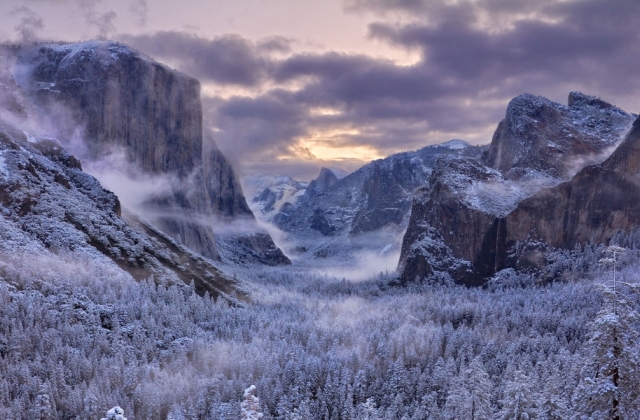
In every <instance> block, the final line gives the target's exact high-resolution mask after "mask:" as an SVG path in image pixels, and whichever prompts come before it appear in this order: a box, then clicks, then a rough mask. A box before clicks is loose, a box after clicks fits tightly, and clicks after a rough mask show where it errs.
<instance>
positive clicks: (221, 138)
mask: <svg viewBox="0 0 640 420" xmlns="http://www.w3.org/2000/svg"><path fill="white" fill-rule="evenodd" d="M346 5H347V7H348V8H349V10H357V11H360V12H361V11H363V10H368V11H372V12H374V13H378V15H377V16H380V18H379V20H380V21H379V22H377V23H374V24H371V25H370V27H369V37H370V38H371V39H373V40H377V41H381V42H385V43H389V44H391V45H393V46H396V47H397V48H401V49H409V50H415V51H419V52H420V57H421V58H420V60H419V61H418V62H416V63H414V64H412V65H398V64H395V63H393V62H391V61H387V60H382V59H377V58H373V57H371V56H367V55H354V54H343V53H336V52H327V53H296V54H291V51H292V44H293V42H292V41H291V40H288V39H283V38H270V39H266V40H259V41H256V42H253V41H249V40H247V39H244V38H241V37H239V36H235V35H228V36H224V37H219V38H215V39H212V40H210V39H203V38H198V37H196V36H194V35H189V34H185V33H178V32H160V33H156V34H153V35H147V36H137V37H125V38H124V40H125V41H126V42H128V43H130V44H131V45H133V46H135V47H138V48H139V49H141V50H142V51H144V52H146V53H148V54H150V55H151V56H153V57H155V58H157V59H159V60H161V61H163V60H167V61H169V62H177V63H178V67H179V68H180V69H181V70H183V71H185V72H186V73H189V74H193V75H194V76H196V77H199V78H200V79H203V80H206V81H212V82H215V83H217V84H220V85H239V86H244V87H255V88H260V89H261V92H263V93H261V94H259V95H257V96H255V97H240V96H233V97H230V98H222V97H216V98H205V105H206V106H205V111H206V123H207V125H208V126H211V127H215V128H216V130H217V131H216V133H215V138H216V141H217V142H218V144H219V145H220V148H221V149H222V150H223V151H224V152H225V153H228V154H230V155H232V156H234V157H235V159H236V160H237V161H239V162H241V163H242V164H243V165H245V169H246V168H249V170H262V171H266V172H272V173H283V174H288V175H299V176H302V177H304V178H307V179H308V178H311V177H313V176H315V174H316V172H317V171H316V170H315V169H314V170H311V169H310V167H309V164H308V163H301V161H300V160H295V159H294V157H295V156H294V155H295V154H298V155H299V156H302V155H305V153H307V154H308V152H309V151H306V150H304V149H302V147H303V145H302V143H301V142H300V140H301V139H308V138H313V137H314V136H316V137H317V136H318V133H338V134H327V137H328V140H326V141H327V142H329V141H331V142H333V143H334V144H336V145H337V146H345V145H354V146H371V147H373V148H375V149H376V150H378V151H379V153H380V154H382V155H386V154H389V153H393V152H397V151H400V150H409V149H417V148H419V147H423V146H426V145H428V144H432V143H434V142H438V141H445V140H448V139H450V138H454V137H456V138H463V139H467V140H471V141H474V142H479V141H482V142H488V141H489V140H490V137H491V127H495V126H496V125H497V123H498V122H499V121H500V119H501V118H502V117H503V115H504V110H505V108H506V106H507V103H508V101H509V100H510V99H511V98H513V97H514V96H517V95H519V94H522V93H525V92H529V93H534V94H539V95H543V96H547V97H549V98H550V99H553V100H557V101H563V102H564V100H565V98H566V95H567V94H568V92H569V91H570V90H582V91H584V92H585V93H588V94H593V95H597V96H600V97H602V98H603V99H605V100H608V101H611V102H614V103H616V102H617V103H618V104H619V105H623V106H624V105H629V104H631V106H632V107H633V106H635V107H639V105H640V104H638V102H637V99H636V98H637V97H638V96H639V94H640V78H637V77H636V69H637V57H638V56H640V42H639V41H640V39H639V38H640V31H638V29H637V28H640V2H638V1H637V0H582V1H563V2H558V1H552V0H540V1H535V2H531V1H523V0H478V1H466V2H465V1H459V2H447V1H444V0H443V1H437V0H428V1H427V0H424V1H420V0H407V1H401V0H398V1H382V0H350V1H347V2H346ZM392 12H393V13H406V14H407V16H409V15H411V17H412V18H411V23H404V24H398V23H397V21H394V19H395V18H393V17H389V16H391V13H392ZM401 21H405V22H406V21H407V20H406V19H404V20H401ZM274 52H275V53H283V54H285V55H286V54H288V55H287V56H286V57H285V58H277V57H278V56H277V55H273V54H272V53H274ZM273 86H277V87H273ZM318 110H320V112H318ZM323 110H325V111H327V110H328V111H327V112H324V111H323ZM628 111H632V112H637V111H638V109H637V108H636V109H628ZM286 156H289V157H290V158H291V159H289V160H287V159H283V157H286ZM348 164H349V165H353V164H354V163H353V162H352V161H350V162H349V163H348ZM334 166H340V163H339V162H337V163H336V164H335V165H334ZM268 168H271V169H272V170H268Z"/></svg>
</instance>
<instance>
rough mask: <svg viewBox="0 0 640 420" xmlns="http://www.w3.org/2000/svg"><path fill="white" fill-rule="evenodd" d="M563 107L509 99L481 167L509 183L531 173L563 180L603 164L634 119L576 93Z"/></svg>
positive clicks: (533, 99) (540, 100) (528, 99)
mask: <svg viewBox="0 0 640 420" xmlns="http://www.w3.org/2000/svg"><path fill="white" fill-rule="evenodd" d="M568 103H569V105H568V106H564V105H561V104H558V103H555V102H552V101H550V100H548V99H546V98H543V97H540V96H534V95H530V94H524V95H520V96H518V97H516V98H514V99H513V100H512V101H511V102H510V103H509V105H508V107H507V112H506V116H505V118H504V120H502V121H501V122H500V124H499V125H498V128H497V129H496V131H495V134H494V135H493V139H492V141H491V146H490V148H489V151H488V153H487V155H486V156H485V159H484V162H485V164H486V165H487V166H489V167H491V168H495V169H498V170H500V171H501V172H502V173H503V174H504V175H505V177H506V178H508V179H518V178H520V177H521V176H523V175H526V174H529V173H531V172H533V171H535V172H539V173H540V174H544V175H546V176H550V177H554V178H559V179H567V178H568V177H570V176H572V175H573V174H575V173H576V172H577V171H578V170H579V169H580V168H581V167H583V166H585V165H587V164H593V163H597V162H600V161H602V160H603V159H604V158H605V157H606V155H607V154H608V153H610V152H611V148H612V147H613V146H615V145H616V144H617V143H618V142H619V141H620V139H621V138H622V136H623V135H624V133H625V132H626V130H628V128H629V125H630V123H631V122H632V121H633V117H632V116H631V115H630V114H628V113H626V112H624V111H623V110H621V109H620V108H617V107H615V106H613V105H611V104H608V103H606V102H604V101H602V100H600V99H597V98H595V97H592V96H587V95H584V94H582V93H579V92H571V93H570V94H569V102H568Z"/></svg>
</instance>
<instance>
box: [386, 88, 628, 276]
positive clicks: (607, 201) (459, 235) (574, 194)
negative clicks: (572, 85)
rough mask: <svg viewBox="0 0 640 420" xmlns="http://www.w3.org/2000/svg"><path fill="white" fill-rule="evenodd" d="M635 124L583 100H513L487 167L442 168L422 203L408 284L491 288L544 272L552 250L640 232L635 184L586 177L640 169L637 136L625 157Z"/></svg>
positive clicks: (421, 194)
mask: <svg viewBox="0 0 640 420" xmlns="http://www.w3.org/2000/svg"><path fill="white" fill-rule="evenodd" d="M635 118H636V115H633V114H629V113H627V112H625V111H623V110H621V109H619V108H617V107H615V106H613V105H611V104H608V103H606V102H604V101H602V100H600V99H597V98H594V97H590V96H587V95H584V94H581V93H578V92H572V93H571V94H570V95H569V105H568V106H564V105H561V104H557V103H553V102H551V101H549V100H547V99H545V98H541V97H538V96H533V95H528V94H526V95H521V96H519V97H517V98H515V99H513V100H512V101H511V103H510V104H509V106H508V108H507V113H506V117H505V119H504V120H503V121H502V122H501V123H500V124H499V125H498V128H497V130H496V133H495V135H494V136H493V140H492V142H491V144H490V146H489V149H488V151H487V153H486V154H484V155H483V157H482V159H469V158H464V157H459V158H456V157H448V158H446V159H442V160H440V162H438V164H437V165H436V167H435V169H434V171H433V174H432V176H431V178H430V180H429V182H428V183H427V184H426V185H425V186H423V187H422V188H421V189H420V190H419V191H418V192H417V193H416V195H415V198H414V200H413V205H412V210H411V220H410V221H409V226H408V228H407V231H406V234H405V236H404V239H403V244H402V253H401V257H400V263H399V267H398V271H399V272H400V278H401V280H402V281H404V282H407V281H412V280H414V279H416V278H417V279H420V278H425V277H428V276H430V275H432V274H434V273H447V274H449V275H450V276H451V277H452V278H453V279H454V280H455V281H457V282H461V283H465V284H468V285H477V284H482V283H483V282H484V281H486V279H488V278H489V277H491V276H492V275H493V274H495V273H496V272H497V271H499V270H501V269H503V268H506V267H512V268H520V269H528V268H530V267H538V268H543V267H544V265H545V263H546V262H545V257H544V253H545V250H546V249H547V247H549V246H552V247H560V248H572V247H573V246H574V245H576V244H584V243H586V242H588V241H590V240H597V241H598V242H605V243H606V242H608V241H609V240H610V239H611V237H612V236H613V235H614V234H615V233H616V232H619V231H632V230H634V229H637V228H638V227H639V226H638V223H636V222H635V221H636V218H635V216H633V215H632V214H635V213H633V211H632V210H629V209H627V207H629V206H632V204H633V203H634V201H633V197H635V195H637V192H636V193H632V191H635V187H633V188H632V187H629V188H627V187H625V185H627V184H628V183H629V182H630V180H629V179H630V178H629V177H632V176H633V174H632V175H629V176H626V177H622V176H621V177H615V179H613V178H611V177H608V178H607V176H606V175H605V174H601V175H598V176H596V177H595V179H590V181H587V180H586V178H589V177H588V176H586V175H585V174H588V173H591V172H593V171H595V172H597V173H598V174H600V173H601V172H602V171H603V169H598V168H600V167H601V166H602V168H611V169H610V170H616V169H613V168H619V164H615V163H611V162H613V161H616V160H615V159H614V158H615V156H628V159H631V160H633V159H635V157H634V156H635V153H633V150H635V149H634V148H635V146H633V145H630V144H632V142H633V141H634V140H633V138H632V137H633V136H631V135H630V137H628V138H627V140H626V141H625V142H624V143H622V145H621V146H619V147H618V145H619V144H620V141H621V140H622V139H623V137H624V135H625V133H626V132H627V131H628V130H629V128H630V127H631V125H632V123H633V121H634V119H635ZM632 133H633V131H632ZM623 146H624V147H623ZM616 147H618V149H617V150H616V151H615V152H614V154H613V155H611V157H610V158H608V159H607V160H606V161H605V162H604V163H602V165H601V166H600V164H601V162H602V161H603V160H605V159H606V158H607V157H608V156H609V154H611V152H612V151H613V150H614V149H615V148H616ZM622 150H624V151H622ZM620 159H621V158H618V160H620ZM625 162H626V161H625ZM590 165H593V166H590ZM620 165H621V164H620ZM625 165H627V166H629V167H631V168H636V165H635V164H633V163H629V164H627V163H625ZM583 168H584V169H583ZM634 170H635V169H634ZM576 172H578V174H577V175H575V177H573V175H574V174H575V173H576ZM605 172H606V170H605ZM632 172H633V171H632ZM634 174H635V172H634ZM581 179H582V181H579V180H581ZM603 179H608V180H609V182H610V183H611V185H607V182H605V181H603ZM569 180H570V182H566V181H569ZM563 182H564V183H563ZM590 182H592V183H593V184H592V185H589V183H590ZM616 193H617V194H619V195H621V197H622V196H623V197H624V199H623V198H621V197H619V198H616V197H615V195H616ZM609 195H613V196H611V197H609ZM529 197H533V198H529ZM551 197H556V198H557V199H551ZM559 197H564V198H563V199H560V198H559ZM596 197H598V198H596ZM534 203H536V204H534ZM625 203H626V204H625ZM623 215H624V216H623ZM576 232H580V234H577V233H576Z"/></svg>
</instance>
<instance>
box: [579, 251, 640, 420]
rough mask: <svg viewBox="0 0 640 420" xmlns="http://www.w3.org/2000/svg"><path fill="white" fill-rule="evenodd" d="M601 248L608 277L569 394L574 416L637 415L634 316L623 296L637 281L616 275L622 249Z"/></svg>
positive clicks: (616, 419) (639, 376)
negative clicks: (574, 386)
mask: <svg viewBox="0 0 640 420" xmlns="http://www.w3.org/2000/svg"><path fill="white" fill-rule="evenodd" d="M606 252H607V253H608V254H609V255H610V257H609V258H607V259H603V262H604V263H606V264H609V265H611V266H612V267H613V277H612V280H611V281H610V282H608V283H605V284H603V285H602V289H603V298H604V302H603V307H602V309H601V310H600V312H599V313H598V316H597V317H596V319H595V321H594V322H593V323H592V324H591V328H590V332H589V339H588V342H587V344H586V354H585V361H586V362H585V365H584V367H583V369H582V380H581V383H580V385H579V386H578V388H577V390H576V394H575V396H574V400H575V401H574V402H575V404H574V405H575V407H576V408H577V409H578V410H577V413H576V416H575V418H576V419H583V418H598V419H611V420H621V419H630V418H638V416H640V389H639V387H638V384H640V357H639V356H638V350H637V343H638V340H639V339H640V334H638V331H637V329H636V328H637V323H638V320H639V317H638V313H637V312H636V311H635V310H634V308H633V304H632V301H631V299H629V296H628V294H629V293H630V292H631V291H633V290H637V289H638V285H637V284H630V283H626V282H621V281H619V280H618V279H617V277H616V264H617V256H618V255H619V254H620V253H622V252H624V249H623V248H620V247H609V248H607V250H606Z"/></svg>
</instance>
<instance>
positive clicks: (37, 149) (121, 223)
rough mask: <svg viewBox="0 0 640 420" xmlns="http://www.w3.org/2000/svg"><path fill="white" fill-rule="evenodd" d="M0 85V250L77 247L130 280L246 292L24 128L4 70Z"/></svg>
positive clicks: (17, 253)
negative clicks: (126, 214) (128, 212)
mask: <svg viewBox="0 0 640 420" xmlns="http://www.w3.org/2000/svg"><path fill="white" fill-rule="evenodd" d="M0 88H1V89H3V93H4V95H5V97H4V98H2V101H0V253H2V254H3V255H4V256H9V257H15V258H34V257H37V256H38V255H39V254H46V253H48V252H51V253H56V254H58V253H72V254H73V253H77V254H78V255H83V256H89V257H90V258H91V259H92V260H95V261H96V262H99V263H100V264H108V265H111V266H113V265H115V266H117V267H119V268H120V269H122V270H124V271H126V272H128V273H129V274H130V275H131V276H132V277H134V278H135V279H137V280H141V279H146V278H150V277H153V278H155V279H156V280H160V281H168V282H170V283H182V282H184V283H191V282H193V283H194V286H195V288H196V290H197V291H198V292H199V293H201V294H204V293H205V292H208V293H209V294H210V295H212V296H214V297H217V296H222V297H226V298H228V299H230V301H233V302H235V300H234V299H231V298H229V296H230V295H231V294H233V293H236V296H237V298H238V299H240V300H247V296H246V294H244V293H243V292H242V291H241V289H239V284H237V282H235V281H233V280H232V279H231V278H230V277H228V276H227V275H225V274H224V273H223V272H221V271H220V270H219V269H218V268H216V267H215V266H214V265H212V264H211V263H210V262H208V260H206V259H204V258H202V257H200V256H198V255H196V254H194V253H192V252H191V251H190V250H188V249H187V248H185V247H184V246H182V245H180V244H177V243H176V242H174V241H173V240H172V239H171V238H169V237H168V236H166V235H164V234H163V233H161V232H159V231H158V230H157V229H155V228H153V227H152V226H150V225H148V224H146V223H143V222H140V221H138V220H136V219H135V217H131V218H128V220H130V221H127V220H125V218H123V217H121V212H122V210H121V208H120V202H119V200H118V198H117V197H116V196H115V195H114V194H113V193H112V192H110V191H108V190H105V189H104V188H102V186H101V185H100V183H99V182H98V181H97V180H96V179H95V178H93V177H92V176H90V175H88V174H86V173H85V172H83V171H82V169H81V165H80V162H79V161H78V160H77V159H75V158H74V157H73V156H71V155H70V154H69V153H68V152H67V151H66V150H64V149H63V148H62V147H61V146H60V144H59V143H57V142H55V141H53V140H51V139H49V138H46V137H41V136H39V135H38V133H37V132H34V131H31V129H32V128H33V124H31V121H30V118H29V112H30V109H31V108H32V107H31V106H30V104H29V101H28V99H27V98H26V97H25V96H24V95H23V94H22V91H21V90H20V88H18V87H17V86H16V85H15V83H13V81H12V80H10V78H8V77H7V74H6V73H5V74H1V75H0ZM5 99H6V100H5ZM16 104H20V106H16Z"/></svg>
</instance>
